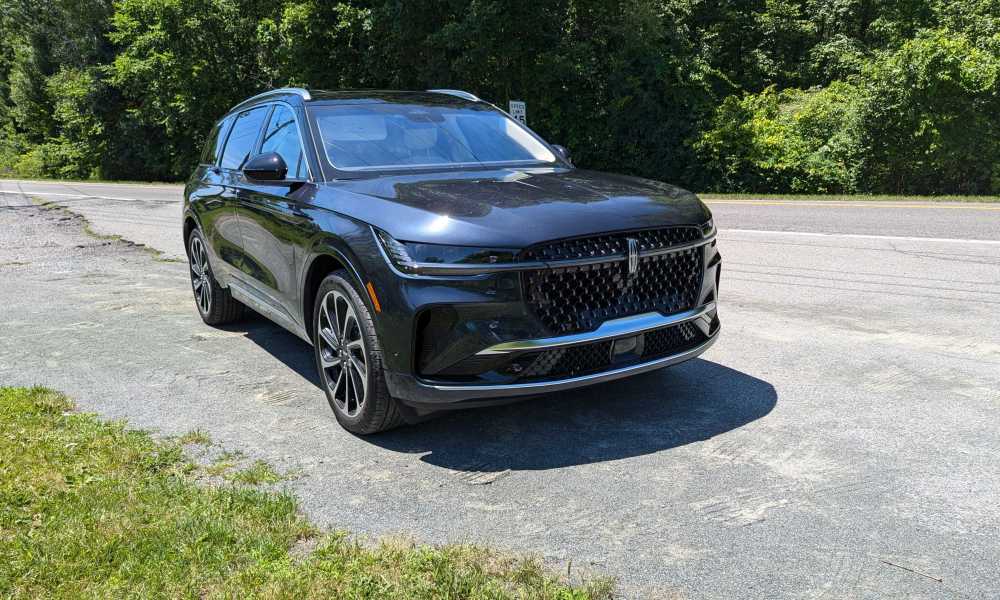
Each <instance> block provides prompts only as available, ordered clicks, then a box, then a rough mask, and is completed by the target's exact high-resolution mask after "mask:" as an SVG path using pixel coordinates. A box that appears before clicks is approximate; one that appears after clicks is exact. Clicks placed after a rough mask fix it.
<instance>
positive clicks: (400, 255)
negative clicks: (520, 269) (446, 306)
mask: <svg viewBox="0 0 1000 600" xmlns="http://www.w3.org/2000/svg"><path fill="white" fill-rule="evenodd" d="M375 233H376V235H377V236H378V239H379V242H381V243H382V248H383V249H384V250H385V254H386V256H387V257H388V258H389V261H390V262H391V263H392V265H393V266H394V267H396V268H397V269H399V270H400V271H402V272H404V273H420V272H423V271H428V272H438V271H441V272H443V270H444V269H445V267H447V266H457V267H465V268H457V269H454V270H455V271H456V272H462V271H466V270H467V271H468V272H470V273H474V272H488V271H489V270H490V269H488V265H503V264H511V263H513V262H514V261H515V255H516V253H517V251H516V250H510V249H504V248H480V247H475V246H445V245H441V244H421V243H416V242H400V241H398V240H396V239H395V238H393V237H392V236H391V235H389V234H388V233H386V232H384V231H382V230H381V229H376V230H375ZM439 265H440V267H439ZM477 265H483V267H484V268H483V269H477V268H476V267H477Z"/></svg>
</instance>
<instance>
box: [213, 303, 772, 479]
mask: <svg viewBox="0 0 1000 600" xmlns="http://www.w3.org/2000/svg"><path fill="white" fill-rule="evenodd" d="M227 329H228V330H230V331H241V332H244V333H245V335H246V337H247V339H249V340H251V341H253V342H254V343H256V344H257V345H259V346H260V347H261V348H263V349H264V350H266V351H267V352H268V353H270V354H271V355H272V356H274V357H275V358H276V359H278V360H280V361H281V362H282V363H284V364H285V365H287V366H288V367H289V368H291V369H292V370H294V371H295V372H297V373H298V374H299V375H301V376H302V377H303V378H305V379H306V380H308V381H310V382H311V383H312V384H313V385H315V386H316V387H317V390H316V391H317V394H322V391H321V389H320V383H319V377H318V375H317V373H316V366H315V364H314V363H313V355H312V351H311V349H310V348H309V346H308V345H307V344H306V343H305V342H303V341H302V340H300V339H299V338H297V337H295V336H294V335H292V334H291V333H288V332H287V331H285V330H284V329H282V328H280V327H278V326H277V325H274V324H272V323H270V322H269V321H267V320H266V319H264V318H260V317H257V318H250V319H248V320H247V321H244V322H242V323H240V324H239V325H236V326H230V328H227ZM317 398H321V396H317ZM777 401H778V395H777V392H776V391H775V389H774V387H773V386H772V385H771V384H769V383H768V382H766V381H763V380H761V379H757V378H756V377H753V376H751V375H748V374H746V373H742V372H740V371H737V370H735V369H730V368H729V367H725V366H723V365H720V364H718V363H714V362H712V361H708V360H704V359H700V358H699V359H695V360H692V361H689V362H686V363H683V364H681V365H677V366H675V367H670V368H668V369H663V370H660V371H655V372H652V373H647V374H645V375H640V376H637V377H633V378H630V379H625V380H622V381H615V382H611V383H605V384H600V385H596V386H593V387H589V388H583V389H580V390H573V391H568V392H561V393H556V394H550V395H547V396H538V397H535V398H528V399H525V400H523V401H520V402H517V403H514V404H506V405H503V406H496V407H492V408H476V409H468V410H456V411H450V412H446V413H443V414H442V415H441V416H439V417H437V418H434V419H432V420H429V421H426V422H423V423H420V424H419V425H414V426H411V427H402V428H400V429H396V430H393V431H389V432H386V433H383V434H379V435H374V436H370V437H366V438H364V439H365V440H366V441H368V442H369V443H372V444H374V445H376V446H380V447H382V448H385V449H386V450H390V451H394V452H403V453H411V454H423V455H424V456H422V457H421V460H422V461H424V462H426V463H428V464H432V465H436V466H439V467H443V468H447V469H452V470H456V471H470V472H471V471H475V472H484V473H489V472H500V471H507V470H511V471H520V470H540V469H556V468H559V467H566V466H572V465H579V464H589V463H597V462H603V461H609V460H618V459H622V458H630V457H634V456H642V455H645V454H652V453H654V452H660V451H662V450H669V449H671V448H677V447H679V446H683V445H685V444H690V443H692V442H697V441H701V440H707V439H709V438H711V437H714V436H716V435H720V434H722V433H725V432H727V431H731V430H733V429H737V428H739V427H742V426H744V425H746V424H747V423H750V422H752V421H755V420H757V419H760V418H761V417H764V416H765V415H767V414H768V413H769V412H771V410H772V409H773V408H774V406H775V404H776V403H777ZM330 418H331V419H332V418H333V415H332V414H331V415H330Z"/></svg>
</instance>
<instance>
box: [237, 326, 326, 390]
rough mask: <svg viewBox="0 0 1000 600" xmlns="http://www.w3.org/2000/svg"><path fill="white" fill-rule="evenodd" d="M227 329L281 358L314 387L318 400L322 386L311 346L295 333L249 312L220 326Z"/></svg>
mask: <svg viewBox="0 0 1000 600" xmlns="http://www.w3.org/2000/svg"><path fill="white" fill-rule="evenodd" d="M221 329H224V330H226V331H231V332H234V333H242V334H243V335H245V336H246V338H247V339H248V340H250V341H251V342H253V343H255V344H257V345H258V346H260V347H261V348H262V349H263V350H265V351H267V353H269V354H270V355H271V356H273V357H274V358H276V359H278V360H280V361H281V362H283V363H284V364H285V366H287V367H288V368H289V369H291V370H293V371H295V372H296V373H298V374H299V375H301V376H302V378H303V379H306V380H308V381H309V383H311V384H313V385H314V386H316V388H317V391H318V392H319V394H321V395H320V396H319V398H320V399H321V400H324V402H325V399H324V398H323V397H322V393H323V387H322V384H321V383H320V380H319V373H317V372H316V363H315V362H314V358H313V349H312V347H311V346H310V345H309V344H307V343H306V342H304V341H302V340H301V339H300V338H299V337H298V336H296V335H295V334H293V333H291V332H289V331H287V330H285V329H283V328H282V327H279V326H278V325H275V324H274V323H272V322H270V321H268V320H267V319H266V318H264V317H262V316H260V315H258V314H257V313H251V314H249V315H247V317H246V318H244V319H243V320H241V321H239V322H238V323H233V324H231V325H225V326H223V327H221Z"/></svg>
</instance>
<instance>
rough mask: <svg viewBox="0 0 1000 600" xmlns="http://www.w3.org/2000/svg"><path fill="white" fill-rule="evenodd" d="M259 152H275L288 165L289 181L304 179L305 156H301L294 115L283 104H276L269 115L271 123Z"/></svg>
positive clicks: (300, 144)
mask: <svg viewBox="0 0 1000 600" xmlns="http://www.w3.org/2000/svg"><path fill="white" fill-rule="evenodd" d="M260 151H261V153H262V154H263V153H264V152H277V153H278V154H280V155H281V158H283V159H285V164H286V165H288V177H289V178H291V179H305V178H306V164H305V156H304V155H303V154H302V143H301V142H300V140H299V127H298V125H296V124H295V114H294V113H293V112H292V109H290V108H288V107H287V106H285V105H284V104H278V105H275V107H274V112H273V113H271V122H270V123H269V124H268V126H267V131H266V132H264V143H263V144H262V145H261V147H260Z"/></svg>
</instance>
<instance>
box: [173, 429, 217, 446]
mask: <svg viewBox="0 0 1000 600" xmlns="http://www.w3.org/2000/svg"><path fill="white" fill-rule="evenodd" d="M177 443H178V444H180V445H181V446H185V445H187V444H195V445H198V446H211V445H212V438H211V437H210V436H209V435H208V434H207V433H205V432H204V431H203V430H201V429H195V430H193V431H189V432H187V433H185V434H184V435H182V436H180V437H179V438H177Z"/></svg>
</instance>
